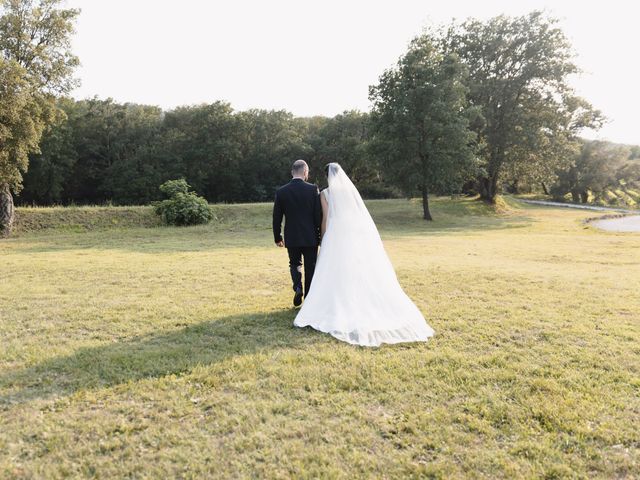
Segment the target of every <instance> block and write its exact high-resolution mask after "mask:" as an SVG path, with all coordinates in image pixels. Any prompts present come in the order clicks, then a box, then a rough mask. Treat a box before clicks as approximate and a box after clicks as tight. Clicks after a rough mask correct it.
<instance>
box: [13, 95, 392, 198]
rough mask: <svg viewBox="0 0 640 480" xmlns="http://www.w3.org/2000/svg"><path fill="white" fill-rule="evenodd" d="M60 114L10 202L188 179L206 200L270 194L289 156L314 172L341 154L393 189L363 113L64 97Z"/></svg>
mask: <svg viewBox="0 0 640 480" xmlns="http://www.w3.org/2000/svg"><path fill="white" fill-rule="evenodd" d="M59 108H60V109H61V110H62V111H63V112H64V113H65V116H66V119H65V120H64V121H61V122H60V123H58V124H56V125H54V126H52V127H51V128H50V129H49V131H48V132H47V133H45V135H44V136H43V139H42V142H41V145H40V153H38V154H34V155H32V156H31V158H30V162H29V163H30V166H29V170H28V171H27V172H26V174H25V175H24V188H23V190H22V191H21V193H20V195H19V197H17V201H18V202H20V203H26V204H38V205H49V204H70V203H76V204H82V203H84V204H87V203H88V204H103V203H105V202H112V203H114V204H119V205H123V204H147V203H149V202H151V201H153V200H157V199H159V198H160V191H159V189H158V187H159V185H161V184H162V183H164V182H165V181H167V180H171V179H177V178H185V179H186V180H187V181H188V183H189V184H190V185H191V186H192V187H193V188H194V190H195V191H196V192H197V193H198V194H200V195H202V196H204V197H205V198H206V199H207V200H208V201H210V202H255V201H267V200H272V199H273V194H274V192H275V189H276V188H277V187H278V186H280V185H282V184H284V183H286V182H287V181H288V178H289V171H290V167H291V163H292V162H293V161H294V160H295V159H297V158H304V159H306V160H307V161H308V163H309V164H310V166H311V174H312V180H314V181H317V182H319V183H322V182H323V178H322V175H321V172H322V166H323V165H324V164H326V163H327V162H330V161H340V162H341V163H342V164H343V166H344V167H345V168H346V169H347V171H349V172H350V174H351V175H352V176H353V177H354V180H355V181H356V182H358V184H359V186H360V188H361V189H363V193H364V194H365V195H367V196H370V197H371V196H372V197H383V196H390V195H394V194H397V193H396V192H395V191H394V190H393V189H392V188H390V187H388V186H386V185H385V184H383V183H382V181H381V178H380V175H379V172H378V170H377V167H376V165H375V162H373V161H371V160H370V159H369V157H368V156H367V154H366V147H367V141H368V135H369V134H368V130H369V116H368V115H367V114H366V113H360V112H356V111H352V112H345V113H344V114H341V115H337V116H335V117H333V118H325V117H314V118H297V117H294V116H293V115H292V114H291V113H288V112H285V111H267V110H248V111H234V110H233V109H232V107H231V106H230V105H229V104H228V103H224V102H215V103H212V104H206V105H196V106H188V107H180V108H177V109H175V110H172V111H168V112H164V111H162V110H161V109H160V108H158V107H153V106H147V105H135V104H119V103H116V102H114V101H113V100H110V99H107V100H99V99H91V100H82V101H74V100H72V99H63V100H61V101H60V102H59Z"/></svg>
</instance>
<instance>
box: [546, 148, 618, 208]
mask: <svg viewBox="0 0 640 480" xmlns="http://www.w3.org/2000/svg"><path fill="white" fill-rule="evenodd" d="M628 157H629V148H628V147H626V146H624V145H616V144H613V143H610V142H604V141H598V140H593V141H584V142H583V144H582V147H581V148H580V151H579V152H578V154H577V155H575V157H574V160H573V162H572V164H571V166H570V167H569V168H568V169H566V170H564V171H562V172H560V173H559V175H558V182H557V183H556V184H555V185H554V186H553V189H552V192H553V193H554V195H555V196H556V197H562V196H563V195H564V194H565V193H567V192H568V193H571V197H572V199H573V201H574V202H582V203H587V201H588V200H589V192H592V193H593V194H595V195H601V194H602V193H604V191H605V190H606V189H607V188H608V187H613V186H616V185H617V183H618V178H617V174H618V172H619V171H620V169H621V168H623V167H624V166H625V164H626V161H627V159H628Z"/></svg>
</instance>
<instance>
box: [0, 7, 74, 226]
mask: <svg viewBox="0 0 640 480" xmlns="http://www.w3.org/2000/svg"><path fill="white" fill-rule="evenodd" d="M60 4H61V0H0V192H1V193H0V232H2V233H4V234H6V233H10V231H11V226H12V224H13V198H12V192H19V191H20V190H21V188H22V180H23V177H22V175H23V173H24V172H25V171H26V170H27V168H28V159H29V154H31V153H38V152H39V143H40V139H41V137H42V133H43V132H44V130H45V128H46V127H47V125H49V124H51V123H52V122H53V121H54V120H55V119H56V117H57V113H58V112H57V111H56V108H55V95H57V94H61V93H66V92H68V91H70V90H71V88H72V87H73V85H74V81H73V79H72V78H71V74H72V72H73V69H74V68H75V67H76V66H77V64H78V59H77V58H76V57H75V56H73V55H72V53H71V45H70V43H71V42H70V35H71V33H72V32H73V23H74V20H75V17H76V16H77V14H78V11H77V10H73V9H60V8H58V7H59V6H60Z"/></svg>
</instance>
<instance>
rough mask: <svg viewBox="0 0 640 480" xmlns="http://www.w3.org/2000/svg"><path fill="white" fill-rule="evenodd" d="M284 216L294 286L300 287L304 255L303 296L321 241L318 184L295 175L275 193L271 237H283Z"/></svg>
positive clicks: (311, 276)
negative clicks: (283, 218)
mask: <svg viewBox="0 0 640 480" xmlns="http://www.w3.org/2000/svg"><path fill="white" fill-rule="evenodd" d="M283 216H284V217H285V224H284V243H285V246H286V247H287V250H288V252H289V268H290V270H291V279H292V280H293V289H294V290H295V291H298V290H302V257H304V277H305V278H304V280H305V281H304V283H305V287H304V295H305V296H306V295H307V294H308V293H309V288H310V286H311V279H312V278H313V271H314V270H315V266H316V259H317V256H318V245H319V244H320V225H321V223H322V206H321V204H320V192H319V190H318V187H317V186H315V185H312V184H310V183H307V182H305V181H304V180H302V179H300V178H294V179H292V180H291V181H290V182H289V183H287V184H286V185H285V186H283V187H280V188H279V189H278V191H277V192H276V198H275V201H274V203H273V239H274V241H275V242H276V243H278V242H279V241H281V240H282V235H281V233H280V232H281V227H282V217H283Z"/></svg>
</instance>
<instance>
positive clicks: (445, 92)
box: [370, 33, 474, 220]
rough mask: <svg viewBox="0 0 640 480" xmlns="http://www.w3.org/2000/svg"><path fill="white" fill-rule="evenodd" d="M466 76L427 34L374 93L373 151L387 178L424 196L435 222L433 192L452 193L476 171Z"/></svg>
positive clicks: (427, 214) (426, 213)
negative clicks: (380, 161)
mask: <svg viewBox="0 0 640 480" xmlns="http://www.w3.org/2000/svg"><path fill="white" fill-rule="evenodd" d="M465 81H466V72H465V68H464V66H463V65H462V63H461V62H460V61H459V60H458V58H457V55H456V54H455V53H448V54H443V53H442V52H441V51H440V49H438V48H437V46H436V44H435V42H434V41H433V38H432V36H431V35H430V34H428V33H426V34H424V35H423V36H421V37H418V38H416V39H414V40H413V42H412V43H411V45H410V47H409V50H408V52H407V53H406V54H405V55H404V56H403V57H402V58H400V60H399V61H398V65H397V66H396V67H395V68H392V69H389V70H387V71H386V72H384V74H383V75H382V76H381V77H380V80H379V83H378V85H376V86H373V87H371V88H370V99H371V100H372V102H373V110H372V114H371V117H372V128H373V139H372V149H373V150H374V151H375V152H376V153H377V156H379V157H380V158H381V159H382V165H383V168H384V175H385V176H387V177H388V178H391V179H392V181H393V182H394V183H395V184H396V185H398V186H399V187H400V188H401V189H402V190H404V191H405V193H407V194H413V193H415V192H419V193H420V195H421V196H422V200H423V217H424V219H425V220H431V219H432V217H431V212H430V210H429V193H430V192H437V193H443V192H447V193H449V192H452V191H454V190H456V189H458V188H459V186H460V185H461V184H462V183H463V182H464V180H466V179H467V178H468V176H469V174H470V173H471V171H472V168H473V164H474V155H473V151H472V141H473V138H474V135H473V133H472V132H471V131H470V130H469V128H468V126H469V116H470V111H469V110H468V109H467V101H466V94H467V87H466V86H465Z"/></svg>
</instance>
